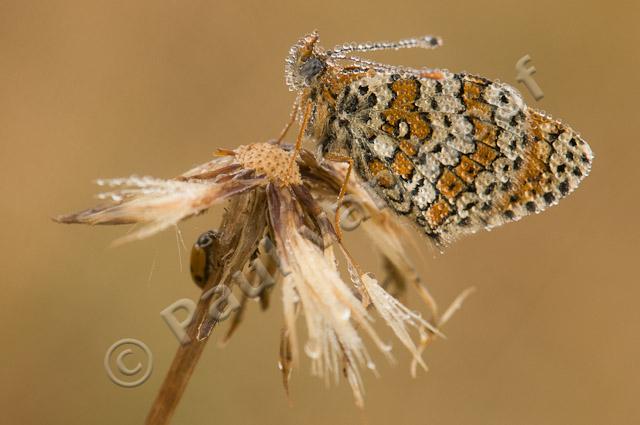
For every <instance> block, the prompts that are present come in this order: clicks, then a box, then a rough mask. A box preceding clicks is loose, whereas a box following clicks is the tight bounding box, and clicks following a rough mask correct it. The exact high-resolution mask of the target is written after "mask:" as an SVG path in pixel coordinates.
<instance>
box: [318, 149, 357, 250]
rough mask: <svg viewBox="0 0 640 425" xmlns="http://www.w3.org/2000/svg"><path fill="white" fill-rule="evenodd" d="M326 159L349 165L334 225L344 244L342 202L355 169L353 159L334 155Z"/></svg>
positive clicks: (329, 155) (339, 196) (341, 189)
mask: <svg viewBox="0 0 640 425" xmlns="http://www.w3.org/2000/svg"><path fill="white" fill-rule="evenodd" d="M324 158H325V159H327V160H329V161H333V162H343V163H347V164H348V167H347V172H346V173H345V176H344V180H343V181H342V185H341V186H340V193H339V194H338V200H337V201H336V215H335V218H334V225H335V230H336V235H337V236H338V241H340V242H342V228H341V227H340V207H341V206H342V201H343V200H344V195H345V194H346V192H347V186H348V185H349V177H350V176H351V170H352V169H353V158H351V157H348V156H343V155H332V154H327V155H325V156H324Z"/></svg>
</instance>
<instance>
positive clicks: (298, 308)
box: [57, 143, 461, 405]
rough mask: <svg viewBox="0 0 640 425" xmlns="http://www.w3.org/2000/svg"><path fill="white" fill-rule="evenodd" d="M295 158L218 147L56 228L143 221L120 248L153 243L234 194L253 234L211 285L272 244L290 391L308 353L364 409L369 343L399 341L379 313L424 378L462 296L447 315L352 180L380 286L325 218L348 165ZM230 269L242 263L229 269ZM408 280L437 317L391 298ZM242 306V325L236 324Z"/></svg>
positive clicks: (316, 369)
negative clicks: (342, 267) (383, 333)
mask: <svg viewBox="0 0 640 425" xmlns="http://www.w3.org/2000/svg"><path fill="white" fill-rule="evenodd" d="M291 158H292V152H291V148H290V147H286V146H280V145H277V144H275V143H257V144H253V145H246V146H241V147H239V148H237V149H235V150H222V151H219V152H218V153H217V157H216V158H215V159H214V160H212V161H210V162H208V163H206V164H203V165H200V166H198V167H195V168H193V169H192V170H189V171H187V172H186V173H184V174H182V175H181V176H179V177H177V178H174V179H169V180H161V179H155V178H150V177H135V176H134V177H130V178H124V179H110V180H99V181H98V184H100V185H102V186H107V187H109V188H111V189H112V190H111V191H109V192H107V193H103V194H100V195H99V198H101V199H104V200H105V201H106V203H105V204H103V205H101V206H98V207H96V208H92V209H89V210H86V211H82V212H79V213H76V214H71V215H65V216H61V217H58V218H57V221H59V222H62V223H85V224H123V223H127V224H130V223H138V224H140V225H141V226H140V227H139V228H138V229H136V231H134V232H133V233H130V234H129V235H127V236H126V237H124V238H122V239H120V240H119V242H123V241H131V240H135V239H140V238H144V237H148V236H150V235H152V234H155V233H157V232H159V231H161V230H164V229H167V228H169V227H171V226H174V225H176V224H178V223H179V222H180V221H181V220H184V219H186V218H188V217H191V216H194V215H197V214H201V213H203V212H205V211H206V210H208V209H209V208H211V207H212V206H214V205H216V204H220V203H222V202H223V201H225V200H228V199H235V202H236V206H242V205H245V206H248V207H247V208H246V211H248V212H247V214H245V215H243V214H242V213H241V212H238V213H235V214H236V215H237V217H238V218H237V219H238V220H242V222H241V223H240V227H238V228H239V229H243V230H242V231H243V232H245V233H243V234H242V235H239V236H238V238H240V239H242V241H241V242H238V244H242V243H243V244H244V245H242V249H241V248H238V246H240V245H236V247H235V248H234V251H233V252H230V253H229V254H230V255H231V254H233V255H234V256H235V257H234V258H235V259H234V260H233V261H231V260H229V261H231V262H229V261H227V260H225V261H227V263H225V264H226V266H224V267H227V266H228V268H227V269H225V270H226V271H224V272H221V273H218V275H217V277H218V278H220V282H209V284H208V285H204V289H205V290H206V289H208V288H211V287H212V286H211V285H212V284H213V283H215V284H218V283H220V284H225V285H231V284H232V283H233V280H232V279H230V278H229V276H230V275H231V274H233V273H234V272H242V271H243V270H245V269H250V268H251V265H250V262H251V259H252V258H255V257H257V256H261V255H262V256H263V255H264V254H265V252H264V249H263V248H261V244H260V240H262V239H263V238H265V237H267V238H269V240H271V241H273V247H274V249H275V256H274V258H276V259H277V267H279V268H280V273H279V274H278V280H279V281H280V283H281V288H282V301H283V309H284V322H285V323H284V329H283V332H282V341H281V358H280V366H281V369H282V372H283V379H284V383H285V387H286V386H287V383H288V379H289V374H290V372H291V370H292V368H293V367H295V366H296V365H297V364H298V363H299V361H300V347H303V351H304V353H305V354H306V355H307V356H308V357H309V358H310V359H311V365H312V372H313V373H314V374H315V375H318V376H322V377H324V378H326V379H330V378H331V377H333V378H335V379H336V380H337V379H338V378H339V376H340V374H344V376H345V377H346V379H347V381H348V382H349V384H350V385H351V388H352V390H353V394H354V396H355V400H356V403H357V404H358V405H362V404H363V387H362V380H361V370H362V368H363V367H364V368H365V369H371V370H373V371H374V372H375V365H374V362H373V360H372V358H371V356H370V353H369V350H368V348H367V345H366V344H365V337H366V338H368V339H369V340H370V341H371V342H372V343H373V345H374V346H376V347H377V348H378V349H379V350H380V351H381V352H382V353H384V355H385V356H386V357H388V358H389V359H391V358H392V351H391V346H390V345H388V344H386V343H385V342H383V341H382V339H381V338H380V337H379V336H378V334H377V332H376V330H375V329H374V327H373V326H372V322H373V320H374V315H375V314H377V315H378V316H379V317H381V318H382V320H383V322H385V323H386V324H387V325H388V326H389V327H390V328H391V329H392V330H393V332H394V333H395V335H396V336H397V337H398V339H399V341H400V342H401V343H402V344H403V345H404V346H405V347H406V348H407V349H408V350H409V352H410V353H411V354H412V356H413V362H414V364H413V372H414V373H415V368H416V366H421V367H422V368H424V369H426V365H425V363H424V361H423V359H422V356H421V353H422V350H423V349H424V347H426V345H427V344H428V342H429V341H431V340H432V339H433V338H434V337H436V336H437V335H441V333H440V331H439V328H440V326H441V325H442V324H443V323H444V322H445V321H446V320H447V319H448V318H449V317H450V314H451V312H452V311H453V309H455V308H457V306H458V305H459V301H461V299H459V300H458V301H456V302H454V304H453V309H452V310H449V311H448V312H445V313H444V314H442V315H439V314H438V309H437V306H436V303H435V301H434V300H433V298H432V297H431V295H430V294H429V292H428V291H427V289H426V288H425V287H424V286H423V285H422V284H421V283H420V280H419V278H418V276H417V274H416V272H415V270H414V268H413V266H412V265H411V263H410V262H409V260H408V255H407V253H406V252H405V249H404V244H403V243H402V242H401V241H403V240H406V239H407V237H406V235H405V234H404V232H405V229H404V227H403V226H402V225H401V224H399V223H397V222H396V220H395V218H394V216H393V215H392V214H391V213H390V212H389V211H388V210H387V209H385V208H384V207H382V206H381V205H380V201H379V200H378V199H376V198H375V195H373V194H372V192H370V191H369V189H368V188H367V186H366V185H365V184H364V183H363V182H362V181H361V180H359V179H358V178H357V177H352V178H351V179H350V182H349V184H348V187H347V198H346V199H347V200H348V201H349V202H350V203H354V204H358V205H359V206H360V207H361V208H360V214H362V215H363V216H365V217H366V218H367V220H365V221H363V222H362V227H363V229H365V231H366V233H367V234H368V235H369V237H370V238H371V240H372V241H373V242H374V243H375V245H376V246H377V247H378V248H379V250H380V252H381V254H382V257H383V260H384V264H385V265H386V268H387V270H388V272H389V278H388V279H387V280H386V281H385V283H384V284H380V283H379V282H378V281H377V280H376V279H375V278H374V277H373V275H371V274H369V273H363V272H362V271H361V270H360V268H359V266H358V265H357V264H356V263H355V262H354V260H353V257H352V256H351V254H350V253H349V252H348V251H347V250H346V249H345V247H344V245H343V244H342V243H341V241H340V240H339V238H338V236H337V234H336V231H335V228H334V225H333V223H332V220H330V219H329V218H328V217H330V216H331V214H332V210H331V209H332V208H335V200H336V197H337V195H338V192H339V190H340V187H341V184H342V182H343V181H344V179H345V168H344V167H343V166H341V165H339V164H331V163H322V164H320V163H318V162H317V161H316V159H315V157H314V156H313V155H312V154H311V153H309V152H308V151H305V150H302V151H301V152H300V154H299V156H297V157H296V160H295V161H292V160H291ZM238 199H241V200H242V201H238ZM243 226H244V227H243ZM222 230H224V229H221V231H222ZM242 253H245V254H246V255H245V254H242ZM241 254H242V255H241ZM339 257H341V258H343V259H344V261H345V262H346V266H347V269H348V275H349V276H348V278H347V279H345V278H344V276H343V275H342V274H341V273H340V271H339V268H338V258H339ZM231 263H233V266H229V264H231ZM271 265H272V266H273V262H272V263H271ZM221 267H222V268H224V267H223V266H221ZM271 268H273V267H271ZM221 276H222V277H221ZM406 285H411V286H413V287H415V288H416V290H417V291H418V294H419V296H420V297H421V298H422V299H423V300H424V301H425V303H426V305H427V306H428V307H429V317H428V318H424V317H422V316H421V315H420V314H419V313H417V312H414V311H412V310H409V309H408V308H407V307H405V306H404V305H403V304H402V303H400V301H398V300H397V299H396V298H395V297H394V296H392V295H391V294H390V293H389V292H388V290H389V291H393V289H394V288H396V289H397V288H402V287H404V286H406ZM385 287H386V289H385ZM241 311H242V310H240V312H238V313H237V316H236V319H234V322H233V323H234V325H232V328H233V329H235V325H236V324H237V323H238V322H239V317H240V314H241ZM300 315H303V316H304V320H305V324H306V334H307V340H306V342H305V343H304V344H301V343H300V342H299V339H300V338H299V336H298V330H297V326H296V322H297V319H298V317H299V316H300ZM216 323H217V322H216V320H214V319H211V318H202V319H201V320H200V323H199V324H198V331H197V336H198V338H199V339H204V338H206V337H207V336H208V335H209V332H210V331H211V329H212V328H213V326H214V325H215V324H216ZM416 340H417V341H418V342H417V343H416V342H414V341H416Z"/></svg>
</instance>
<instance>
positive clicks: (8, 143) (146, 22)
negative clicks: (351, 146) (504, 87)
mask: <svg viewBox="0 0 640 425" xmlns="http://www.w3.org/2000/svg"><path fill="white" fill-rule="evenodd" d="M634 3H635V4H634ZM639 9H640V7H639V6H638V4H637V2H616V1H610V2H606V4H601V5H600V4H597V3H596V2H556V1H537V2H519V3H517V4H516V3H515V2H511V1H504V2H498V1H484V2H481V3H478V2H474V3H472V2H467V3H457V2H456V3H454V2H443V1H439V2H435V1H427V0H419V1H412V2H406V3H403V2H399V1H398V2H389V1H371V0H369V1H361V2H348V1H323V2H300V1H297V2H293V1H290V2H288V4H278V5H274V4H268V2H258V1H255V2H253V3H244V2H240V1H236V2H228V3H225V4H221V2H214V1H164V0H153V1H133V2H132V1H105V2H96V1H90V2H87V1H35V0H27V1H18V0H13V1H0V193H1V194H2V197H1V198H0V210H1V211H2V225H3V232H2V233H3V234H2V238H0V257H1V258H2V260H1V262H2V263H1V264H2V274H1V276H2V283H1V285H2V294H3V295H2V297H1V298H0V299H1V301H0V307H1V308H0V323H1V324H2V326H1V329H2V331H1V336H2V349H1V350H0V423H2V424H87V423H89V424H116V423H117V424H141V423H142V422H143V419H144V417H145V416H146V413H147V410H148V408H149V406H150V404H151V402H152V400H153V397H154V396H155V393H156V390H157V389H158V387H159V385H160V383H161V381H162V378H163V375H164V373H165V372H166V370H167V368H168V365H169V363H170V361H171V358H172V357H173V354H174V351H175V349H176V347H177V342H176V340H175V339H174V337H173V335H172V334H171V333H170V332H169V330H168V328H167V327H166V325H165V324H164V322H163V321H162V320H161V319H160V316H159V312H160V310H162V309H163V308H165V307H166V306H168V305H169V304H171V303H172V302H174V301H175V300H177V299H179V298H184V297H190V298H195V297H196V296H197V294H198V291H197V289H196V287H195V285H193V284H192V283H191V281H190V279H189V276H188V267H186V266H185V264H186V261H187V258H188V255H187V253H186V252H184V250H182V252H180V254H179V249H178V247H177V243H176V236H175V234H174V232H166V233H163V234H161V235H159V236H156V237H153V238H151V239H149V240H145V241H142V242H139V243H134V244H129V245H126V246H123V247H120V248H117V249H110V248H109V243H110V242H111V241H112V240H114V239H116V238H117V237H118V236H121V235H123V234H124V233H125V232H126V229H125V228H88V227H82V226H63V225H57V224H54V223H52V222H51V221H50V220H49V217H51V216H53V215H56V214H59V213H62V212H69V211H73V210H76V209H79V208H83V207H87V206H90V205H92V204H93V203H94V200H93V199H92V195H93V194H94V193H95V192H96V191H97V187H96V186H94V185H92V183H91V181H92V180H93V179H95V178H97V177H112V176H127V175H130V174H132V173H137V174H144V175H153V176H159V177H168V176H173V175H175V174H177V173H179V172H181V171H183V170H186V169H187V168H189V167H191V166H192V165H194V164H197V163H200V162H204V161H206V160H208V159H209V158H210V156H211V153H212V152H213V151H214V150H215V148H217V147H234V146H237V145H239V144H246V143H251V142H257V141H264V140H266V139H267V138H269V137H273V136H275V135H277V133H278V132H279V130H280V129H281V126H282V125H283V123H284V122H285V120H286V118H287V116H288V113H289V107H290V104H291V102H292V100H293V96H292V94H291V93H289V92H288V91H287V89H286V87H285V86H284V78H283V60H284V58H285V55H286V53H287V51H288V48H289V46H290V45H291V44H292V43H294V42H295V41H296V40H297V39H298V38H299V37H300V36H302V35H303V34H305V33H307V32H310V31H311V30H313V29H316V28H317V29H318V30H319V31H320V33H321V36H322V40H323V44H324V45H325V46H332V45H334V44H338V43H343V42H347V41H368V40H381V39H391V40H394V39H399V38H403V37H408V36H413V35H420V34H425V33H426V34H437V35H441V36H442V37H443V38H444V40H445V46H444V47H443V48H441V49H438V50H437V51H429V52H427V51H418V50H416V51H403V52H384V53H379V54H375V55H372V56H371V57H373V58H375V59H378V60H383V61H385V62H389V63H396V64H407V65H415V66H431V67H446V68H448V69H451V70H456V71H461V70H467V71H469V72H474V73H477V74H480V75H483V76H486V77H489V78H495V79H500V80H502V81H505V82H508V83H510V84H512V85H514V86H516V87H518V89H519V90H521V91H522V92H523V94H524V96H525V99H526V100H527V102H529V104H531V105H535V106H536V107H539V108H541V109H544V110H546V111H548V112H549V113H551V114H552V115H553V116H555V117H558V118H561V119H563V120H564V121H566V122H567V123H569V124H570V125H572V126H573V127H574V128H576V129H577V130H578V131H580V132H581V133H582V135H583V136H584V137H585V138H586V139H587V140H588V141H589V142H590V144H591V146H592V147H593V150H594V152H595V154H596V160H595V164H594V169H593V172H592V175H591V176H590V177H589V178H587V179H586V180H585V182H584V183H583V185H582V187H581V188H580V189H579V190H578V191H577V192H576V193H575V194H574V195H572V196H571V197H570V198H568V199H567V200H565V201H564V202H562V203H561V204H560V205H559V206H558V207H554V208H552V209H551V210H549V211H547V212H545V213H544V214H542V215H539V216H534V217H530V218H528V219H526V220H524V221H522V222H519V223H518V224H511V225H508V226H505V227H503V228H500V229H497V230H495V231H493V232H490V233H483V234H479V235H476V236H474V237H470V238H467V239H465V240H463V241H461V242H459V243H458V244H457V245H455V246H453V247H452V248H451V249H449V250H448V251H447V253H446V254H445V255H435V254H433V253H431V251H429V250H427V249H425V250H424V253H423V254H424V255H423V258H425V260H418V262H419V265H420V267H419V268H420V272H421V274H422V276H423V277H424V279H425V281H426V282H427V283H428V284H429V285H430V288H431V289H432V291H433V292H434V294H435V295H436V297H437V299H438V300H439V301H440V303H441V305H445V304H447V303H448V302H449V301H450V300H452V299H453V297H454V296H455V295H456V294H458V293H459V292H460V291H461V290H463V289H464V288H466V287H468V286H470V285H474V286H476V287H477V288H478V291H477V292H476V294H475V295H473V296H472V297H471V298H470V299H469V300H468V302H467V303H466V304H465V306H464V308H463V309H462V310H461V311H460V312H459V313H458V314H457V315H456V316H455V317H454V319H453V320H452V322H450V324H449V325H448V326H447V327H446V329H445V330H446V333H447V334H448V337H449V339H448V340H447V341H438V342H437V343H436V344H435V345H434V346H432V347H431V349H430V351H428V352H427V355H426V359H427V362H428V363H429V365H430V366H431V371H430V372H429V373H428V374H424V373H423V374H421V375H420V376H419V377H418V378H417V379H412V378H411V377H410V376H409V372H408V356H407V355H405V353H404V352H403V349H402V347H401V346H399V344H398V343H395V347H396V348H395V351H396V352H397V353H398V358H399V360H400V361H399V363H398V364H397V365H396V366H390V365H387V364H384V362H383V361H382V360H381V359H380V358H379V357H378V360H379V369H380V372H381V378H380V379H376V378H374V377H373V376H371V375H367V376H366V390H367V394H366V410H365V411H364V413H362V412H360V411H359V410H358V409H357V408H355V407H354V405H353V401H352V397H351V394H350V391H349V388H348V385H346V383H345V382H341V384H340V385H339V386H332V387H331V388H325V386H324V383H323V382H322V381H320V380H318V379H316V378H313V377H311V376H310V374H309V368H308V363H305V364H304V365H303V366H302V367H301V368H300V369H298V370H297V371H295V372H294V375H293V380H292V398H293V407H289V405H288V403H287V400H286V398H285V395H284V391H283V390H282V387H281V381H280V372H279V371H278V369H277V367H276V362H277V351H278V342H279V329H280V326H281V323H282V311H281V305H280V302H279V293H277V294H276V296H275V297H274V300H273V305H272V308H271V309H270V310H269V311H268V312H267V313H261V312H260V311H259V308H258V307H257V305H252V306H251V308H250V310H249V311H248V314H247V319H246V323H245V324H244V326H242V328H241V329H240V330H239V332H238V333H237V335H236V336H235V337H234V339H233V340H232V341H231V343H230V345H229V346H228V347H226V348H225V349H219V348H218V347H217V346H216V342H215V341H214V342H212V343H210V344H209V346H208V347H207V350H206V351H205V354H204V356H203V359H202V361H201V363H200V365H199V367H198V369H197V370H196V374H195V377H194V379H193V381H192V382H191V385H190V387H189V388H188V390H187V392H186V395H185V397H184V399H183V402H182V404H181V406H180V407H179V409H178V412H177V414H176V416H175V420H174V423H175V424H193V425H197V424H210V423H225V424H249V423H258V422H260V423H268V424H270V423H278V424H299V423H308V424H327V423H331V424H353V423H367V424H389V423H399V424H436V425H440V424H443V425H446V424H546V425H551V424H563V425H564V424H568V423H580V424H617V425H619V424H637V423H640V405H639V403H638V396H639V394H638V392H639V390H638V388H639V385H640V370H639V368H640V366H639V365H638V362H639V361H640V313H639V310H640V309H639V308H638V299H639V297H640V285H639V280H638V278H637V264H638V263H637V261H638V253H639V252H638V244H639V243H640V237H639V236H640V235H639V233H640V232H639V229H638V224H637V212H636V208H638V207H639V206H640V204H639V203H638V183H637V181H638V178H639V177H640V170H639V169H638V168H639V167H638V161H637V157H638V155H640V144H639V143H638V140H637V139H638V130H639V129H640V128H639V125H638V121H639V120H638V107H637V106H638V105H637V103H638V102H637V99H638V94H639V92H638V84H637V81H636V79H637V70H638V67H639V66H640V61H639V60H638V43H639V42H640V37H639V35H640V32H639V31H638V25H637V22H636V20H637V17H638V16H639V12H640V10H639ZM525 54H530V55H531V57H532V58H533V61H532V64H533V65H534V66H535V67H536V68H537V69H538V73H537V74H535V75H534V78H535V79H536V81H537V82H538V83H539V84H540V86H541V87H542V89H543V91H544V93H545V98H544V99H542V100H541V101H540V102H535V100H533V98H532V97H531V95H530V94H529V93H528V92H527V91H526V89H525V88H524V86H522V85H521V84H518V83H517V82H516V81H515V70H514V64H515V62H516V61H517V60H518V59H519V58H520V57H522V56H524V55H525ZM218 217H219V212H214V213H210V214H208V215H205V216H203V217H199V218H198V219H195V220H192V221H189V222H187V223H185V224H183V225H182V226H181V229H182V231H183V235H184V238H185V240H186V242H187V244H191V242H192V241H193V240H194V239H195V238H196V236H197V235H198V234H199V233H200V232H201V231H204V230H206V229H208V228H212V227H214V226H215V225H216V222H217V218H218ZM348 238H349V244H350V245H351V247H352V249H353V251H354V252H355V253H356V257H357V258H359V259H360V260H361V262H362V263H363V265H364V266H365V268H367V269H370V270H375V271H379V267H378V265H377V262H376V259H375V258H374V257H373V256H372V255H370V253H369V251H368V249H367V248H366V247H367V246H368V245H366V244H365V239H364V238H363V237H362V235H360V234H358V232H354V233H353V234H350V235H349V236H348ZM360 248H362V249H360ZM179 255H180V256H181V258H182V260H181V261H182V264H183V266H182V269H181V266H180V264H181V263H180V260H179ZM410 305H412V306H414V307H415V306H418V303H417V302H416V301H415V299H413V300H410ZM125 337H133V338H138V339H140V340H142V341H144V342H145V343H146V344H147V345H148V346H149V347H150V348H151V350H152V351H153V353H154V356H155V359H154V361H155V364H154V372H153V374H152V376H151V378H150V379H149V380H148V381H147V382H146V383H145V384H144V385H142V386H140V387H138V388H134V389H124V388H120V387H118V386H116V385H114V384H113V383H112V382H111V381H109V380H108V378H107V376H106V373H105V371H104V368H103V365H102V362H103V356H104V353H105V351H106V349H107V347H109V345H111V344H112V343H113V342H115V341H117V340H119V339H121V338H125ZM372 351H373V350H372Z"/></svg>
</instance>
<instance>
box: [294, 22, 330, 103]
mask: <svg viewBox="0 0 640 425" xmlns="http://www.w3.org/2000/svg"><path fill="white" fill-rule="evenodd" d="M318 40H319V35H318V33H317V32H315V31H314V32H312V33H311V34H308V35H306V36H305V37H303V38H302V39H300V40H299V41H298V42H297V43H296V44H294V45H293V46H292V47H291V49H290V50H289V57H288V58H287V61H286V66H285V75H286V81H287V86H288V87H289V90H291V91H298V90H301V89H303V88H305V87H311V86H313V85H314V84H316V83H317V81H318V78H320V77H321V76H322V74H323V73H324V71H325V70H326V69H327V54H326V53H325V52H324V50H323V49H322V48H321V47H320V46H318Z"/></svg>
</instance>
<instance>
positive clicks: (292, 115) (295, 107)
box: [276, 98, 299, 145]
mask: <svg viewBox="0 0 640 425" xmlns="http://www.w3.org/2000/svg"><path fill="white" fill-rule="evenodd" d="M298 103H299V98H296V100H295V101H294V102H293V107H292V108H291V113H290V114H289V121H288V122H287V124H286V125H285V126H284V128H283V129H282V131H281V132H280V135H279V136H278V139H276V144H278V145H279V144H280V143H282V140H284V136H286V135H287V132H288V131H289V129H290V128H291V126H292V125H293V123H294V122H295V121H296V118H297V117H298Z"/></svg>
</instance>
